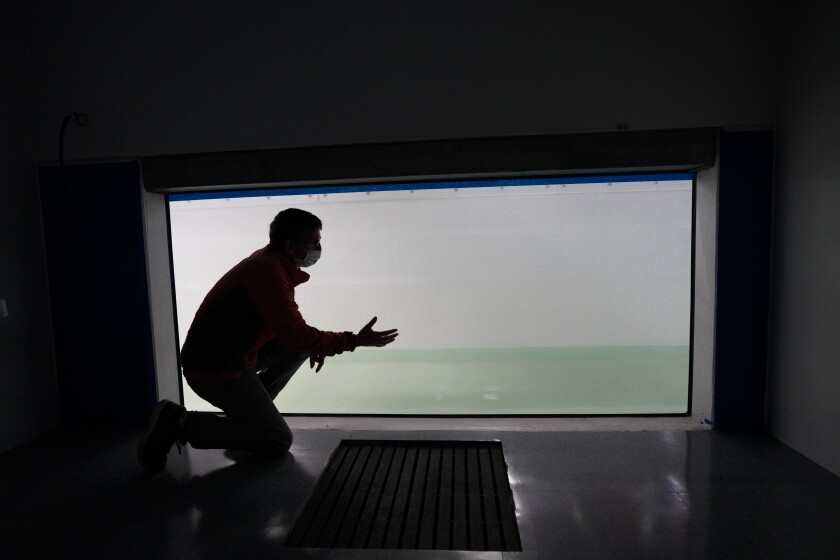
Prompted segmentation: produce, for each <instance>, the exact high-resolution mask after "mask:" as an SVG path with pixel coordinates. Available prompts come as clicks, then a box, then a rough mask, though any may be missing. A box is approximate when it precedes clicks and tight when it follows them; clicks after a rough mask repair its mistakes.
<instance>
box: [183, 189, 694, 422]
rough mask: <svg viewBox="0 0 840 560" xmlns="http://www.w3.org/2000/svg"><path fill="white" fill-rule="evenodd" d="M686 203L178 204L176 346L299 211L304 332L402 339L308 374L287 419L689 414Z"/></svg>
mask: <svg viewBox="0 0 840 560" xmlns="http://www.w3.org/2000/svg"><path fill="white" fill-rule="evenodd" d="M692 188H693V180H692V177H691V176H690V175H685V174H683V175H676V176H633V177H621V178H619V177H612V178H594V179H593V178H585V179H584V178H578V179H569V178H564V179H554V180H547V179H540V180H517V181H506V182H505V181H485V182H470V183H443V184H442V183H432V184H403V185H387V186H381V185H379V186H368V187H364V186H362V187H359V186H355V187H330V188H326V187H319V188H317V189H310V190H308V191H306V190H296V191H271V192H265V191H263V192H253V191H252V192H250V193H241V192H239V193H227V194H226V195H222V196H228V197H229V198H219V196H220V195H219V194H218V193H215V194H213V195H211V196H210V197H209V198H189V195H179V196H177V197H175V196H173V197H172V200H171V201H170V211H171V219H172V249H173V259H174V265H175V266H174V268H175V272H174V274H175V286H176V294H177V302H178V319H179V330H180V333H181V337H182V342H183V338H184V337H185V336H186V332H187V329H188V327H189V324H190V322H191V320H192V317H193V315H194V313H195V311H196V309H197V308H198V305H199V304H200V303H201V300H202V299H203V297H204V295H205V294H206V293H207V291H208V290H209V289H210V288H211V287H212V285H213V284H214V283H215V282H216V280H218V278H220V277H221V275H222V274H224V273H225V272H226V271H227V270H228V269H229V268H230V267H232V266H233V265H235V264H236V263H237V262H239V260H241V259H242V258H244V257H246V256H247V255H249V254H250V253H251V252H253V251H254V250H255V249H257V248H259V247H262V246H264V245H265V244H266V243H267V241H268V225H269V223H270V222H271V220H272V219H273V217H274V215H275V214H276V213H277V212H279V211H280V210H282V209H284V208H287V207H299V208H302V209H305V210H307V211H310V212H312V213H314V214H316V215H317V216H318V217H319V218H321V220H322V221H323V223H324V229H323V231H322V246H323V254H322V258H321V260H320V261H319V262H318V263H317V264H316V265H315V266H313V267H312V268H310V269H307V272H310V273H311V275H312V278H311V280H310V281H309V282H307V283H306V284H303V285H301V286H299V287H298V288H297V290H296V298H297V301H298V303H299V305H300V308H301V312H302V313H303V316H304V317H305V318H306V320H307V322H308V323H309V324H310V325H312V326H315V327H317V328H320V329H324V330H334V331H343V330H352V331H358V330H359V328H361V327H362V326H363V325H364V324H365V323H366V322H367V321H368V320H370V318H371V317H373V316H374V315H376V316H378V318H379V320H378V323H377V328H381V329H386V328H399V329H400V336H399V338H398V339H397V341H396V342H395V343H394V344H392V345H390V346H388V347H386V348H360V349H358V350H356V351H355V352H353V353H347V354H343V355H340V356H335V357H329V358H327V360H326V363H325V365H324V368H323V369H322V370H321V371H320V372H319V373H317V374H316V373H315V372H314V370H310V369H309V367H308V365H304V366H303V367H302V368H301V370H300V371H299V372H298V373H297V375H296V376H295V377H294V378H293V379H292V381H291V382H290V383H289V385H287V387H286V388H285V389H284V391H283V392H282V393H281V394H280V396H279V397H278V399H277V401H276V402H277V406H278V407H279V408H280V410H281V411H283V412H287V413H313V414H318V413H320V414H417V415H427V414H428V415H434V414H456V415H470V414H476V415H487V414H506V415H511V414H669V413H670V414H679V413H684V412H686V411H687V403H688V387H689V343H690V341H689V333H690V316H691V268H692V267H691V256H692V247H691V228H692V198H693V197H692ZM289 192H290V193H292V194H282V195H281V193H289ZM254 195H256V196H254ZM184 388H185V395H186V400H187V406H188V407H190V408H194V409H205V410H212V407H210V406H209V405H207V403H204V402H203V401H200V399H198V397H196V396H195V395H193V394H192V393H191V392H190V391H189V387H188V386H187V385H186V384H185V385H184Z"/></svg>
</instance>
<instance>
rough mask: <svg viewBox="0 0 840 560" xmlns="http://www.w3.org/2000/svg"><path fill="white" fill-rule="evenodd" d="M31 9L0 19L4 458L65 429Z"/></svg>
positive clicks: (10, 8) (0, 425) (11, 10)
mask: <svg viewBox="0 0 840 560" xmlns="http://www.w3.org/2000/svg"><path fill="white" fill-rule="evenodd" d="M23 5H24V2H18V3H14V2H13V3H11V4H10V5H4V7H3V10H2V17H0V52H2V53H3V56H2V60H0V83H2V84H3V87H2V88H0V130H2V134H0V299H5V300H6V302H7V307H8V317H5V318H3V317H0V452H2V451H5V450H6V449H9V448H11V447H14V446H16V445H18V444H20V443H22V442H24V441H27V440H29V439H32V438H34V437H36V436H38V435H40V434H43V433H44V432H46V431H48V430H49V429H51V428H53V427H55V426H56V425H57V424H58V396H57V386H56V379H55V366H54V360H53V345H52V331H51V327H50V312H49V293H48V290H47V274H46V264H45V259H44V240H43V233H42V231H41V211H40V207H39V200H38V191H37V188H36V184H35V146H34V140H33V134H32V123H31V117H32V114H31V111H32V91H33V89H32V85H31V83H30V75H31V74H30V69H31V63H32V57H31V53H30V51H29V49H28V45H29V41H28V36H29V34H30V33H31V25H30V23H31V19H30V17H29V13H28V12H27V11H26V10H24V9H23Z"/></svg>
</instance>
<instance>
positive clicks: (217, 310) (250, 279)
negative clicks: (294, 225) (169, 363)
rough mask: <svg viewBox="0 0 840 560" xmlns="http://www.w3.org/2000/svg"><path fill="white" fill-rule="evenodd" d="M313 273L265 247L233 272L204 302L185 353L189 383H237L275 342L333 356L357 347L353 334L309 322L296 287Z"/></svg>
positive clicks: (184, 361)
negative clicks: (210, 380)
mask: <svg viewBox="0 0 840 560" xmlns="http://www.w3.org/2000/svg"><path fill="white" fill-rule="evenodd" d="M307 280H309V274H307V273H306V272H304V271H302V270H301V269H300V268H298V267H297V266H296V265H295V261H294V259H293V258H292V256H291V255H288V254H286V253H283V252H280V251H275V250H272V249H270V248H269V247H264V248H262V249H259V250H258V251H255V252H254V254H252V255H251V256H250V257H247V258H246V259H244V260H243V261H242V262H240V263H239V264H237V265H236V266H234V267H233V268H232V269H230V270H229V271H228V272H227V273H226V274H225V275H224V276H222V278H221V279H220V280H219V281H218V282H216V285H215V286H213V289H211V290H210V293H208V294H207V296H206V297H205V298H204V301H203V302H202V304H201V306H200V307H199V308H198V312H196V314H195V318H194V319H193V323H192V325H191V326H190V330H189V332H188V333H187V339H186V340H185V341H184V347H183V348H182V349H181V364H182V365H183V368H184V377H186V378H187V379H238V378H240V377H242V375H244V373H245V371H246V370H248V369H251V368H253V367H254V366H255V365H256V362H257V355H258V353H259V350H260V348H262V347H263V346H264V345H265V343H266V342H268V341H270V340H272V339H274V338H277V339H278V341H279V342H280V344H282V345H283V346H285V347H286V348H288V349H289V350H292V351H294V352H303V353H306V354H310V355H320V356H332V355H335V354H341V353H342V352H344V351H350V352H352V351H353V350H355V349H356V336H355V335H354V334H353V333H350V332H344V333H338V332H329V331H320V330H318V329H316V328H314V327H310V326H309V325H307V324H306V321H304V319H303V317H302V316H301V314H300V311H299V310H298V306H297V303H295V286H297V285H299V284H302V283H303V282H306V281H307Z"/></svg>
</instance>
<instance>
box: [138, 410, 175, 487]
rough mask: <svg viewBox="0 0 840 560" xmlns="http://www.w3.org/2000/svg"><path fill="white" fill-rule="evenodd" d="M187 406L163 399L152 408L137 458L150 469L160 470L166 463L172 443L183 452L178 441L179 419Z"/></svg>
mask: <svg viewBox="0 0 840 560" xmlns="http://www.w3.org/2000/svg"><path fill="white" fill-rule="evenodd" d="M186 410H187V409H186V408H184V407H183V406H181V405H179V404H175V403H174V402H172V401H169V400H166V399H164V400H162V401H160V402H159V403H157V406H155V408H154V410H152V419H151V420H150V421H149V429H148V430H146V433H145V434H144V435H143V437H142V438H140V443H139V444H138V445H137V460H138V461H140V464H141V465H143V466H144V467H146V468H147V469H149V470H153V471H159V470H160V469H162V468H163V467H164V465H166V456H167V455H168V454H169V450H170V449H172V444H176V445H177V446H178V453H180V452H181V442H179V441H178V419H179V417H180V416H181V414H184V413H185V412H186Z"/></svg>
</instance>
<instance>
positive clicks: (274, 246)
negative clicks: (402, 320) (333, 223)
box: [137, 208, 398, 470]
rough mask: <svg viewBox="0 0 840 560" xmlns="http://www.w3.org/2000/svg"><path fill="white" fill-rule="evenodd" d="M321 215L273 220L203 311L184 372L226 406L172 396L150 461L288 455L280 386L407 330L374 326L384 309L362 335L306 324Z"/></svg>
mask: <svg viewBox="0 0 840 560" xmlns="http://www.w3.org/2000/svg"><path fill="white" fill-rule="evenodd" d="M321 228H322V225H321V220H320V219H318V218H317V217H316V216H314V215H313V214H310V213H309V212H306V211H304V210H299V209H297V208H289V209H287V210H283V211H282V212H280V213H279V214H277V216H276V217H275V218H274V221H272V222H271V227H270V230H269V244H268V246H266V247H264V248H262V249H259V250H258V251H256V252H255V253H254V254H252V255H251V256H250V257H247V258H246V259H244V260H243V261H242V262H240V263H239V264H237V265H236V266H234V267H233V268H232V269H231V270H230V271H228V272H227V273H226V274H225V275H224V276H222V278H221V279H220V280H219V281H218V282H217V283H216V285H215V286H214V287H213V289H211V290H210V292H209V293H208V294H207V296H206V297H205V298H204V301H203V302H202V304H201V306H200V307H199V309H198V312H196V315H195V318H194V319H193V323H192V326H190V330H189V332H188V334H187V339H186V340H185V341H184V347H183V348H182V350H181V365H182V367H183V371H184V378H185V379H186V380H187V383H188V384H189V385H190V387H192V389H193V390H194V391H195V392H196V394H198V395H199V396H200V397H202V398H203V399H204V400H206V401H208V402H209V403H211V404H213V405H214V406H216V407H218V408H220V409H221V410H223V411H224V413H225V414H224V415H223V416H220V415H217V414H215V413H209V412H188V411H187V410H186V409H185V408H184V407H183V406H180V405H178V404H175V403H173V402H171V401H168V400H162V401H160V402H159V403H158V404H157V406H156V407H155V408H154V410H153V411H152V417H151V420H150V423H149V429H148V431H147V432H146V434H145V435H144V436H143V437H142V439H141V440H140V443H139V445H138V447H137V457H138V459H139V461H140V463H141V464H142V465H144V466H145V467H147V468H149V469H152V470H159V469H161V468H163V466H164V465H165V464H166V456H167V454H168V453H169V450H170V449H171V448H172V445H173V444H177V445H178V449H179V451H180V448H181V444H185V443H189V444H190V445H192V446H193V447H195V448H198V449H236V450H243V451H251V452H254V453H260V454H265V455H282V454H284V453H286V451H288V449H289V447H290V446H291V444H292V432H291V430H290V429H289V426H288V425H287V424H286V421H285V420H284V419H283V416H282V415H281V414H280V412H279V411H278V410H277V407H276V406H275V405H274V402H273V401H274V399H275V398H276V397H277V394H278V393H279V392H280V391H281V390H282V389H283V387H285V385H286V383H288V382H289V380H290V379H291V377H292V376H293V375H294V373H295V372H296V371H297V370H298V368H299V367H300V366H301V365H302V364H303V362H304V361H305V360H306V359H307V358H309V365H310V367H315V366H316V364H317V369H316V370H315V371H316V372H317V371H320V369H321V367H322V366H323V365H324V358H325V357H327V356H333V355H335V354H341V353H342V352H352V351H353V350H355V349H356V348H358V347H360V346H385V345H387V344H390V343H391V342H393V341H394V339H395V338H396V337H397V334H398V333H397V329H391V330H387V331H374V330H373V325H374V323H375V322H376V317H374V318H373V319H372V320H371V321H370V322H369V323H368V324H367V325H365V326H364V327H363V328H362V329H361V330H360V331H359V332H358V333H356V334H354V333H352V332H329V331H320V330H318V329H315V328H313V327H310V326H309V325H307V324H306V322H305V321H304V319H303V317H302V316H301V314H300V312H299V310H298V306H297V304H296V303H295V287H296V286H298V285H299V284H302V283H303V282H306V281H307V280H308V279H309V274H307V273H306V272H304V271H303V270H301V268H306V267H309V266H312V265H313V264H315V263H316V262H317V261H318V259H319V258H320V255H321Z"/></svg>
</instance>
